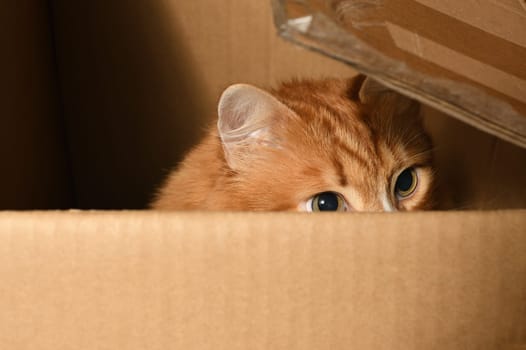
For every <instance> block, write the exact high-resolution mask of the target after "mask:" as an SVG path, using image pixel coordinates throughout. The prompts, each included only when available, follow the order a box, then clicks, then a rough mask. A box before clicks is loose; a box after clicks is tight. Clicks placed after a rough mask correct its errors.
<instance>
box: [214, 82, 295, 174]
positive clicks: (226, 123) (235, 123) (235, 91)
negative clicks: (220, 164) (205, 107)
mask: <svg viewBox="0 0 526 350" xmlns="http://www.w3.org/2000/svg"><path fill="white" fill-rule="evenodd" d="M288 113H292V111H291V110H290V109H289V108H288V107H287V106H285V105H284V104H283V103H281V102H280V101H279V100H278V99H276V98H275V97H274V96H272V95H271V94H269V93H268V92H265V91H263V90H260V89H258V88H256V87H254V86H251V85H246V84H235V85H231V86H230V87H228V88H227V89H226V90H225V91H224V92H223V94H222V95H221V98H220V100H219V105H218V116H219V119H218V122H217V129H218V132H219V136H220V138H221V143H222V145H223V150H224V153H225V159H226V161H227V163H228V165H229V166H230V167H231V168H232V169H237V168H239V166H240V165H241V164H242V163H243V161H246V160H247V159H248V158H249V157H250V155H251V153H252V151H253V149H252V147H253V146H258V145H262V146H270V147H277V146H278V145H277V139H276V137H275V136H274V135H273V134H272V130H271V125H272V124H273V122H274V121H275V118H276V117H278V116H280V115H283V114H288Z"/></svg>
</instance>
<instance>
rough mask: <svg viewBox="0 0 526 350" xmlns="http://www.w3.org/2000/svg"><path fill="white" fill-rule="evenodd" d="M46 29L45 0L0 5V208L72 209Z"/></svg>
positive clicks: (46, 13)
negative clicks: (0, 168) (0, 44)
mask: <svg viewBox="0 0 526 350" xmlns="http://www.w3.org/2000/svg"><path fill="white" fill-rule="evenodd" d="M50 26H51V24H50V22H49V17H48V7H47V3H46V1H36V2H35V1H30V0H21V1H4V2H2V3H1V4H0V42H1V43H2V55H0V76H1V77H2V79H1V81H0V115H1V120H2V126H1V127H0V150H1V151H0V157H1V159H2V170H1V175H0V180H1V181H0V193H2V195H1V196H0V209H35V208H41V209H46V208H68V207H70V206H71V205H72V188H71V185H70V184H71V183H70V179H71V178H70V174H69V169H68V162H67V157H66V153H67V146H66V144H65V136H64V128H63V125H62V120H61V108H60V101H59V94H58V89H57V81H56V76H55V73H56V72H55V62H54V53H53V40H52V34H51V32H50Z"/></svg>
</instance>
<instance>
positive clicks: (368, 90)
mask: <svg viewBox="0 0 526 350" xmlns="http://www.w3.org/2000/svg"><path fill="white" fill-rule="evenodd" d="M358 98H359V100H360V102H362V103H363V104H369V105H373V104H375V105H380V104H381V105H382V106H383V108H385V107H390V109H391V110H392V111H393V113H394V114H395V115H400V114H405V113H411V114H413V113H414V112H417V111H418V107H419V103H418V102H417V101H415V100H413V99H411V98H409V97H406V96H404V95H401V94H399V93H398V92H395V91H394V90H391V89H390V88H388V87H387V86H385V85H383V84H381V83H380V82H378V81H377V80H374V79H372V78H370V77H366V78H365V79H364V80H363V82H362V84H361V86H360V89H359V92H358Z"/></svg>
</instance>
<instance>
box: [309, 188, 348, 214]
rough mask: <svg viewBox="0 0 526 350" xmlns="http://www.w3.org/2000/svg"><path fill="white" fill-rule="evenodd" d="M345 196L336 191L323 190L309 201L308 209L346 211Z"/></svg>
mask: <svg viewBox="0 0 526 350" xmlns="http://www.w3.org/2000/svg"><path fill="white" fill-rule="evenodd" d="M346 210H347V204H346V203H345V199H343V196H342V195H341V194H339V193H336V192H322V193H318V194H317V195H314V196H313V197H312V198H311V199H309V200H308V201H307V211H313V212H315V211H346Z"/></svg>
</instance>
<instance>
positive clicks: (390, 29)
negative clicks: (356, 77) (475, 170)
mask: <svg viewBox="0 0 526 350" xmlns="http://www.w3.org/2000/svg"><path fill="white" fill-rule="evenodd" d="M273 3H274V10H275V22H276V25H277V26H278V28H279V30H280V33H281V34H282V35H283V36H284V37H286V38H289V39H292V40H293V41H294V42H297V43H300V44H302V45H305V46H308V47H311V48H313V49H316V50H318V51H321V52H323V53H325V54H328V55H331V56H333V57H336V58H339V59H341V60H343V61H345V62H347V63H349V64H351V65H352V66H354V67H356V68H357V69H358V70H360V71H363V72H365V73H367V74H369V75H371V76H373V77H375V78H377V79H379V80H381V81H382V82H384V83H385V84H387V85H389V86H391V87H392V88H394V89H397V90H399V91H401V92H403V93H405V94H407V95H410V96H412V97H415V98H417V99H419V100H421V101H423V102H426V103H428V104H430V105H432V106H434V107H436V108H438V109H441V110H443V111H445V112H447V113H449V114H451V115H453V116H455V117H457V118H459V119H461V120H463V121H465V122H467V123H469V124H471V125H474V126H475V127H478V128H479V129H482V130H485V131H486V132H489V133H492V134H494V135H496V136H499V137H501V138H503V139H505V140H508V141H510V142H513V143H515V144H517V145H520V146H522V147H526V60H524V59H523V58H524V57H526V36H525V35H524V33H526V7H525V5H524V2H522V1H519V0H517V1H514V0H499V1H477V0H467V1H453V0H449V1H435V0H401V1H365V2H364V1H356V0H337V1H323V0H310V1H304V2H301V3H299V2H297V1H293V0H291V1H288V0H274V2H273Z"/></svg>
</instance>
